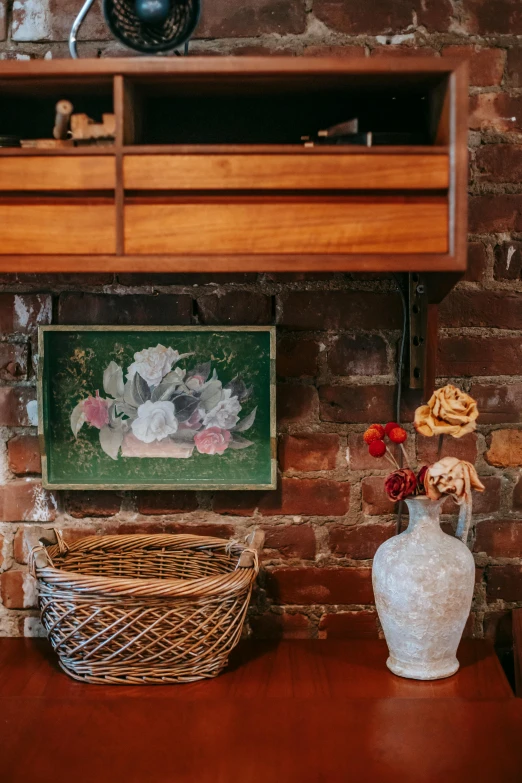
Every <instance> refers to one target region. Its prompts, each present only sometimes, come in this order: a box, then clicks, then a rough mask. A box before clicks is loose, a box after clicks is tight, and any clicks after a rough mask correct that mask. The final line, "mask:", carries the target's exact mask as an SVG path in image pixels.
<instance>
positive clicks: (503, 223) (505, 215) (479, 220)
mask: <svg viewBox="0 0 522 783" xmlns="http://www.w3.org/2000/svg"><path fill="white" fill-rule="evenodd" d="M469 230H470V232H471V233H472V234H487V233H501V232H503V231H522V195H519V194H504V195H488V196H472V197H471V198H470V199H469Z"/></svg>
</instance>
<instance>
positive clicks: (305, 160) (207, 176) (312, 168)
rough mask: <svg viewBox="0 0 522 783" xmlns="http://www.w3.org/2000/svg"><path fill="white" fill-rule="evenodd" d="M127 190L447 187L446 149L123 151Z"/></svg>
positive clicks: (397, 188) (403, 188) (417, 188)
mask: <svg viewBox="0 0 522 783" xmlns="http://www.w3.org/2000/svg"><path fill="white" fill-rule="evenodd" d="M123 174H124V183H125V188H126V189H128V190H241V189H272V190H277V189H287V190H300V189H308V190H320V189H345V190H349V189H354V188H356V189H359V188H363V189H367V190H370V189H371V190H419V189H425V190H427V189H443V188H447V187H448V157H447V155H415V156H412V155H365V154H361V155H356V154H355V155H354V154H350V155H325V154H321V155H314V154H309V153H307V152H304V153H301V154H297V155H225V154H224V155H154V156H147V155H126V156H125V158H124V161H123Z"/></svg>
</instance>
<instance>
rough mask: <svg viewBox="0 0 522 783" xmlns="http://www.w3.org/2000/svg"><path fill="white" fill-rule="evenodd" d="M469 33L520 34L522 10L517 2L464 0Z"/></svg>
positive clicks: (510, 0)
mask: <svg viewBox="0 0 522 783" xmlns="http://www.w3.org/2000/svg"><path fill="white" fill-rule="evenodd" d="M463 8H464V11H465V13H466V17H467V18H468V20H469V22H468V28H469V31H470V32H471V33H479V34H480V35H482V34H490V33H501V34H506V35H520V34H522V9H521V8H520V3H519V2H518V0H464V2H463Z"/></svg>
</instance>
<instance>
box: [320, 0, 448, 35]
mask: <svg viewBox="0 0 522 783" xmlns="http://www.w3.org/2000/svg"><path fill="white" fill-rule="evenodd" d="M413 12H415V13H416V15H417V20H418V24H419V25H422V26H423V27H426V28H427V30H428V31H429V32H447V31H448V30H449V25H450V22H451V17H452V9H451V4H450V2H449V0H426V2H422V1H421V0H413V2H408V0H395V1H394V2H393V3H390V2H387V0H375V2H373V3H361V2H359V0H315V2H314V14H315V16H316V17H317V18H318V19H320V20H321V22H324V23H325V24H326V25H327V26H328V27H330V28H331V29H333V30H338V31H339V32H342V33H350V34H352V35H363V34H368V35H379V34H381V33H383V34H386V33H389V32H390V30H393V31H394V32H401V31H403V30H408V29H409V28H410V27H411V25H412V23H413Z"/></svg>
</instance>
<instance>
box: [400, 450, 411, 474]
mask: <svg viewBox="0 0 522 783" xmlns="http://www.w3.org/2000/svg"><path fill="white" fill-rule="evenodd" d="M400 447H401V451H402V453H403V455H404V460H405V462H406V467H407V468H410V470H411V467H410V461H409V459H408V455H407V454H406V449H405V448H404V443H401V444H400Z"/></svg>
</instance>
